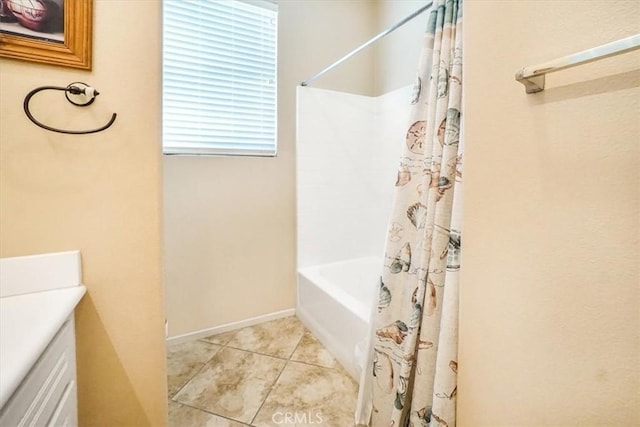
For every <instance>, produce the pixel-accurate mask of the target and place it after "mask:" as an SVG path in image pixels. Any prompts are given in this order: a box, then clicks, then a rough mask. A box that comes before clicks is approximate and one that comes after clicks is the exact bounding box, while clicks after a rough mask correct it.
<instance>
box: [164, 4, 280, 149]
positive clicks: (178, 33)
mask: <svg viewBox="0 0 640 427" xmlns="http://www.w3.org/2000/svg"><path fill="white" fill-rule="evenodd" d="M277 16H278V15H277V7H276V5H275V4H273V3H270V2H267V1H254V0H244V1H240V0H164V10H163V26H164V29H163V61H162V62H163V64H162V74H163V79H162V91H163V99H162V102H163V106H162V110H163V111H162V120H163V129H162V133H163V152H164V153H165V154H221V155H249V156H274V155H275V154H276V36H277Z"/></svg>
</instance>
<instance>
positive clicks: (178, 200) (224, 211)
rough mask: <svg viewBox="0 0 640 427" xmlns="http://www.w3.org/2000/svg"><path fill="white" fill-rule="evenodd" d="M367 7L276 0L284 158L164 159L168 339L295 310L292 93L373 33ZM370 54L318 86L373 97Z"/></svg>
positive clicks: (280, 143) (367, 4) (280, 132)
mask: <svg viewBox="0 0 640 427" xmlns="http://www.w3.org/2000/svg"><path fill="white" fill-rule="evenodd" d="M374 13H375V9H374V8H372V7H371V2H370V1H344V2H326V1H308V0H305V1H299V0H295V1H292V0H286V1H280V2H279V31H278V115H279V121H278V156H277V157H275V158H256V157H253V158H251V157H204V156H200V157H194V156H189V157H182V156H165V157H164V174H165V175H164V215H165V221H164V237H165V245H164V268H165V283H166V294H167V298H166V308H167V317H168V319H169V335H170V336H177V335H182V334H186V333H190V332H195V331H198V330H201V329H208V328H211V327H215V326H219V325H222V324H225V323H229V322H235V321H240V320H244V319H247V318H250V317H254V316H260V315H264V314H269V313H273V312H276V311H280V310H284V309H289V308H294V307H295V283H296V276H295V257H296V252H295V239H296V237H295V236H296V235H295V233H296V222H295V163H294V162H295V115H296V107H295V88H296V86H297V85H298V84H299V83H300V82H301V81H302V80H305V79H307V78H308V77H310V76H311V75H313V74H315V73H316V72H317V71H319V70H320V69H322V68H323V67H325V66H326V65H328V64H330V63H331V62H333V61H335V60H336V59H338V58H339V57H341V56H342V55H344V54H345V53H347V52H348V51H349V50H351V49H352V48H353V47H355V46H357V45H359V44H361V43H363V42H365V41H366V40H367V39H368V38H369V37H370V36H371V35H372V34H373V33H374V32H375V28H374V22H375V19H374V16H375V15H374ZM372 63H373V51H368V52H363V54H362V55H359V56H358V57H356V58H353V59H352V60H351V61H349V63H346V64H343V65H342V66H341V67H340V68H338V69H335V70H334V71H332V72H331V73H329V74H327V75H325V76H324V77H322V78H321V79H318V80H317V81H316V82H314V83H313V86H314V87H324V88H329V89H333V90H342V91H348V92H352V93H361V94H371V93H372V91H373V73H372V72H371V68H372Z"/></svg>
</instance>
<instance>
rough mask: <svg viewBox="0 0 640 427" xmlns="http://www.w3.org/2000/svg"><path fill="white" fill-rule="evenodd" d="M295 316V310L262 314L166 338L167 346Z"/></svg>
mask: <svg viewBox="0 0 640 427" xmlns="http://www.w3.org/2000/svg"><path fill="white" fill-rule="evenodd" d="M294 314H296V309H295V308H290V309H287V310H282V311H276V312H275V313H269V314H263V315H262V316H256V317H251V318H249V319H244V320H240V321H237V322H231V323H225V324H224V325H220V326H214V327H213V328H207V329H201V330H199V331H195V332H189V333H187V334H182V335H176V336H173V337H169V338H167V345H171V344H179V343H182V342H186V341H191V340H196V339H198V338H203V337H208V336H209V335H214V334H221V333H224V332H230V331H235V330H236V329H241V328H245V327H247V326H253V325H257V324H259V323H263V322H268V321H269V320H275V319H281V318H283V317H289V316H293V315H294Z"/></svg>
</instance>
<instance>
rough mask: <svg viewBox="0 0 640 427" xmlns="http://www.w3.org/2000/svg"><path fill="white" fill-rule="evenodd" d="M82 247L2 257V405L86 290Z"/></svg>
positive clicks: (0, 361)
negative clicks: (79, 248) (75, 249)
mask: <svg viewBox="0 0 640 427" xmlns="http://www.w3.org/2000/svg"><path fill="white" fill-rule="evenodd" d="M81 283H82V271H81V257H80V251H68V252H58V253H48V254H39V255H28V256H20V257H13V258H0V408H2V407H3V406H4V404H5V403H7V401H8V400H9V398H10V397H11V395H12V394H13V393H14V391H15V390H16V389H17V388H18V386H19V385H20V383H21V382H22V381H23V380H24V378H25V376H26V375H27V373H28V372H29V370H30V369H31V368H32V367H33V365H34V364H35V363H36V361H37V360H38V358H39V357H40V355H41V354H42V352H43V351H44V350H45V349H46V347H47V346H48V345H49V342H51V340H52V339H53V337H54V336H55V335H56V333H57V332H58V330H59V329H60V327H61V326H62V325H63V324H64V322H65V321H66V320H67V319H68V318H69V316H71V315H73V310H74V309H75V307H76V305H77V304H78V302H79V301H80V299H81V298H82V296H83V295H84V294H85V292H86V291H87V288H86V287H85V286H83V285H82V284H81Z"/></svg>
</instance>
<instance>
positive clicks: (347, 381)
mask: <svg viewBox="0 0 640 427" xmlns="http://www.w3.org/2000/svg"><path fill="white" fill-rule="evenodd" d="M357 395H358V385H357V384H356V383H355V381H353V380H352V379H351V377H349V375H347V374H346V373H342V372H340V371H338V370H336V369H327V368H322V367H319V366H311V365H307V364H304V363H297V362H288V363H287V366H286V367H285V369H284V371H282V374H281V375H280V378H278V382H277V383H276V385H275V387H274V388H273V390H272V391H271V393H270V394H269V397H267V400H266V401H265V403H264V405H263V406H262V408H261V409H260V412H258V416H257V417H256V419H255V420H254V421H253V423H252V425H254V426H257V427H266V426H278V425H287V426H294V425H295V426H307V425H315V426H318V425H320V426H327V427H329V426H331V427H349V426H353V413H354V411H355V406H356V399H357ZM288 414H289V415H288ZM287 416H288V417H289V422H288V423H285V422H284V421H287V420H286V418H285V417H287Z"/></svg>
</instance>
